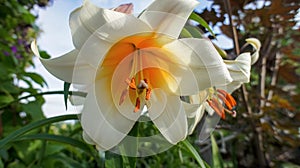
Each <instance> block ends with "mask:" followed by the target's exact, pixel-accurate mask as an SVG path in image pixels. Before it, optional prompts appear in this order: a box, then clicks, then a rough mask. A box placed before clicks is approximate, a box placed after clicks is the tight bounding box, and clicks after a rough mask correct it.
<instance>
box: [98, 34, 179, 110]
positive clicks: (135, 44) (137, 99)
mask: <svg viewBox="0 0 300 168" xmlns="http://www.w3.org/2000/svg"><path fill="white" fill-rule="evenodd" d="M171 41H172V39H171V38H169V37H166V36H161V35H157V34H155V33H145V34H138V35H134V36H129V37H126V38H124V39H122V40H120V41H119V42H117V43H116V44H115V45H113V46H112V47H111V49H110V50H109V52H108V53H107V55H106V57H105V59H104V60H103V63H102V65H101V67H102V70H103V69H105V72H106V74H114V73H118V74H117V76H118V77H117V78H118V80H119V81H118V82H122V81H123V82H125V83H126V85H125V86H123V87H124V88H123V89H122V91H120V92H121V93H119V94H120V96H119V102H118V104H119V105H122V104H123V102H124V100H125V99H126V97H127V95H129V98H130V100H131V102H132V104H133V105H134V110H133V111H134V112H138V111H140V110H141V108H142V103H144V102H146V101H148V100H149V99H150V98H151V90H152V89H154V88H162V89H164V90H167V89H169V88H168V87H169V86H168V85H169V84H170V83H174V82H175V80H174V78H173V77H172V75H171V74H170V73H169V72H168V69H169V68H170V66H172V62H173V63H175V62H178V61H176V60H175V59H174V58H173V57H172V54H171V53H170V52H168V51H166V50H164V49H162V46H163V45H165V44H166V43H169V42H171ZM175 83H176V82H175Z"/></svg>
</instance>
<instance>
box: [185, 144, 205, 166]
mask: <svg viewBox="0 0 300 168" xmlns="http://www.w3.org/2000/svg"><path fill="white" fill-rule="evenodd" d="M181 144H183V146H184V148H183V149H184V150H186V151H188V152H189V153H190V154H191V155H192V156H193V157H194V158H195V159H196V161H197V162H198V164H199V166H200V167H202V168H206V167H209V165H208V164H207V163H205V162H204V161H203V160H202V158H201V157H200V155H199V153H198V151H197V150H196V149H195V148H194V146H193V145H192V144H191V143H190V142H189V141H188V140H187V139H185V140H184V141H181Z"/></svg>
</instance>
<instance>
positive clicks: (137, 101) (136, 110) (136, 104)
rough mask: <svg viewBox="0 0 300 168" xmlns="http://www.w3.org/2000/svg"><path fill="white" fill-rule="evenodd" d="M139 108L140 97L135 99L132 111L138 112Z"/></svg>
mask: <svg viewBox="0 0 300 168" xmlns="http://www.w3.org/2000/svg"><path fill="white" fill-rule="evenodd" d="M140 108H141V101H140V98H138V97H137V98H136V101H135V108H134V112H135V113H136V112H138V111H139V110H140Z"/></svg>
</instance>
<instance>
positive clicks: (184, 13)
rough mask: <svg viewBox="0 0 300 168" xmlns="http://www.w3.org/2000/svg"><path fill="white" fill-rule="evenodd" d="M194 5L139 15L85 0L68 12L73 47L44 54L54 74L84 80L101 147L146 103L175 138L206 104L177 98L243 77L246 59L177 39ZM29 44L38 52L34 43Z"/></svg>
mask: <svg viewBox="0 0 300 168" xmlns="http://www.w3.org/2000/svg"><path fill="white" fill-rule="evenodd" d="M197 4H198V2H197V1H195V0H156V1H154V2H153V3H152V4H151V5H150V6H149V7H148V8H147V9H146V10H145V11H144V12H143V13H142V14H141V15H140V16H139V18H136V17H134V16H133V15H130V14H124V13H120V12H116V11H113V10H108V9H103V8H98V7H96V6H95V5H93V4H91V3H90V2H89V1H88V0H87V1H85V2H84V4H83V6H82V7H81V8H78V9H76V10H75V11H73V12H72V13H71V15H70V28H71V32H72V37H73V43H74V46H75V49H74V50H73V51H71V52H69V53H67V54H65V55H63V56H61V57H58V58H54V59H49V60H47V59H42V58H41V62H42V63H43V65H44V66H45V68H46V69H47V70H48V71H49V72H50V73H52V74H53V75H54V76H56V77H57V78H59V79H61V80H64V81H66V82H70V83H73V84H78V85H84V86H85V87H84V88H86V91H87V97H86V99H85V101H84V103H83V109H82V115H81V124H82V127H83V130H84V134H83V135H84V138H85V140H86V141H88V142H89V143H93V144H96V145H97V147H98V148H99V149H101V150H109V149H111V148H112V147H114V146H116V145H117V144H118V143H119V142H120V141H121V140H122V139H123V138H124V137H125V136H126V135H127V134H128V132H129V131H130V130H131V128H132V127H133V125H134V123H135V122H136V121H137V120H138V118H139V117H140V116H141V115H142V114H143V113H142V111H143V107H144V106H146V107H147V110H148V115H149V118H150V119H151V120H152V121H153V123H154V124H155V125H156V127H157V128H158V129H159V131H160V132H161V133H162V135H163V136H164V137H165V138H166V139H167V140H168V141H169V142H170V143H172V144H176V143H178V142H179V141H181V140H183V139H185V138H186V136H187V134H188V129H190V128H189V127H192V126H194V125H195V123H197V121H196V120H195V122H193V123H192V124H190V123H189V124H188V121H187V118H193V117H195V116H196V112H197V111H198V110H199V108H201V105H199V104H201V103H206V102H207V101H206V100H207V98H206V99H204V100H203V101H202V100H201V101H198V102H197V104H196V105H195V104H188V103H185V102H183V101H182V100H181V99H180V96H188V95H198V94H199V93H201V92H203V91H204V90H207V89H208V88H211V87H213V86H215V87H217V88H222V87H227V86H230V85H231V84H232V82H244V81H240V79H238V78H233V79H232V76H231V75H233V76H235V75H237V76H235V77H238V73H244V72H241V70H245V71H246V73H248V70H250V65H251V64H250V63H248V62H243V61H242V62H241V64H243V63H245V65H242V68H240V67H239V63H240V62H238V61H236V62H228V63H227V62H225V63H224V62H223V60H222V59H221V57H220V56H219V54H218V52H217V51H216V49H215V48H214V46H213V45H212V43H211V42H210V41H209V40H207V39H195V38H190V39H178V37H179V34H180V32H181V30H182V28H183V26H184V25H185V23H186V21H187V19H188V17H189V15H190V14H191V12H192V10H193V9H194V7H195V6H196V5H197ZM32 49H33V51H34V52H35V54H36V55H38V51H37V47H36V45H35V43H33V45H32ZM247 56H248V57H249V60H250V62H251V58H250V55H247ZM238 58H240V57H238ZM229 64H231V65H229ZM236 66H237V67H238V68H236ZM246 66H247V67H246ZM230 68H232V70H231V69H230ZM228 69H229V70H228ZM246 75H248V74H246ZM247 77H248V76H247ZM220 93H221V94H223V92H220ZM225 100H227V99H226V96H225ZM194 112H195V115H193V113H194ZM197 116H199V115H197ZM197 120H198V118H197Z"/></svg>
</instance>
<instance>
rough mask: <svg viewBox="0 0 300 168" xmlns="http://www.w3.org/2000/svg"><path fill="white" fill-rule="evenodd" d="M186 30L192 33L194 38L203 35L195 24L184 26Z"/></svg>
mask: <svg viewBox="0 0 300 168" xmlns="http://www.w3.org/2000/svg"><path fill="white" fill-rule="evenodd" d="M185 28H186V30H187V31H188V32H189V33H190V34H191V35H192V37H194V38H202V37H203V35H202V33H201V32H202V31H201V30H199V28H198V27H195V26H190V25H188V26H185Z"/></svg>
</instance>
